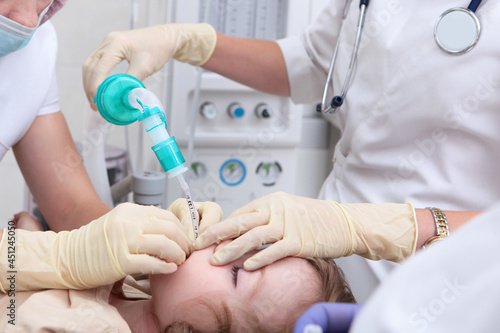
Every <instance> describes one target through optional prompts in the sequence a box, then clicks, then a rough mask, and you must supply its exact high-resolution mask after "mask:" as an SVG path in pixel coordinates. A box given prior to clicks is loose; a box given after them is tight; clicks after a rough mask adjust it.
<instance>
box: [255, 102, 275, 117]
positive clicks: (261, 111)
mask: <svg viewBox="0 0 500 333" xmlns="http://www.w3.org/2000/svg"><path fill="white" fill-rule="evenodd" d="M255 115H256V116H257V118H262V119H268V118H271V116H272V115H273V110H272V109H271V107H270V106H269V105H267V104H265V103H261V104H259V105H257V107H256V108H255Z"/></svg>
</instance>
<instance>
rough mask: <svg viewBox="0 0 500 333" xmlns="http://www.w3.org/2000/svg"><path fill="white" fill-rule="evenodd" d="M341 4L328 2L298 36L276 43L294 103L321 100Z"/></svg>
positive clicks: (342, 7) (335, 39)
mask: <svg viewBox="0 0 500 333" xmlns="http://www.w3.org/2000/svg"><path fill="white" fill-rule="evenodd" d="M344 4H345V2H344V1H338V0H332V1H330V3H329V4H328V5H327V6H326V7H325V9H324V10H323V11H322V12H321V13H320V14H319V16H318V17H317V18H316V19H315V20H314V22H312V23H311V24H310V25H309V26H308V27H307V28H306V29H305V30H304V32H303V33H302V34H301V35H299V36H293V37H289V38H284V39H281V40H279V41H278V45H279V46H280V48H281V51H282V53H283V56H284V58H285V63H286V68H287V72H288V79H289V81H290V89H291V97H292V100H293V101H294V102H295V103H319V102H320V100H321V96H322V94H323V87H324V85H325V81H326V76H327V73H328V68H329V65H330V61H331V56H332V54H333V50H334V49H335V44H336V42H337V36H338V34H339V29H340V24H341V21H342V13H343V9H344Z"/></svg>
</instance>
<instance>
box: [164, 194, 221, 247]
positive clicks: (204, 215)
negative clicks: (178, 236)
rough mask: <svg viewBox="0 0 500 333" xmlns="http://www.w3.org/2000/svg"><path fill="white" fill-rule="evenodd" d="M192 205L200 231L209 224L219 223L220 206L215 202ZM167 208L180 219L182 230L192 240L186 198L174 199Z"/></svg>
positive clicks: (191, 225) (191, 228)
mask: <svg viewBox="0 0 500 333" xmlns="http://www.w3.org/2000/svg"><path fill="white" fill-rule="evenodd" d="M194 207H195V208H196V212H197V213H198V216H199V223H200V233H201V232H203V231H204V230H206V229H207V228H208V227H209V226H211V225H213V224H216V223H219V222H220V220H221V219H222V208H221V207H220V206H219V205H218V204H216V203H215V202H211V201H205V202H195V203H194ZM168 210H169V211H171V212H172V213H173V214H174V215H175V216H177V218H178V219H179V220H180V221H181V224H182V226H183V230H184V232H185V233H186V234H187V235H189V239H191V240H194V231H193V223H192V220H191V213H190V211H189V207H188V204H187V201H186V199H184V198H179V199H177V200H175V201H174V202H173V203H172V204H171V205H170V207H168Z"/></svg>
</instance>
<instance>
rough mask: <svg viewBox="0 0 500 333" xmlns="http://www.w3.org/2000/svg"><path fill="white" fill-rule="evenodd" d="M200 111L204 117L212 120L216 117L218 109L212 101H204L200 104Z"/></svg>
mask: <svg viewBox="0 0 500 333" xmlns="http://www.w3.org/2000/svg"><path fill="white" fill-rule="evenodd" d="M200 113H201V115H202V116H203V117H204V118H205V119H208V120H214V119H215V118H217V113H218V111H217V108H216V107H215V104H214V103H212V102H206V103H203V104H202V105H201V107H200Z"/></svg>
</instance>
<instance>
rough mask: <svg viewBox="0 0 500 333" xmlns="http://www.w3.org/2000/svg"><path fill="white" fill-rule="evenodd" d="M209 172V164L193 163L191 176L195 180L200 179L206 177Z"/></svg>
mask: <svg viewBox="0 0 500 333" xmlns="http://www.w3.org/2000/svg"><path fill="white" fill-rule="evenodd" d="M207 174H208V168H207V166H206V165H205V164H204V163H202V162H193V163H191V173H190V177H191V180H193V181H199V180H203V179H205V177H206V176H207Z"/></svg>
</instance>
